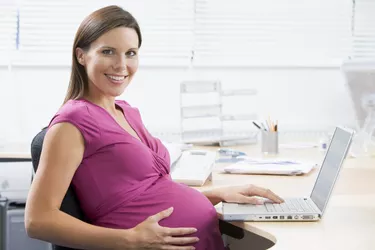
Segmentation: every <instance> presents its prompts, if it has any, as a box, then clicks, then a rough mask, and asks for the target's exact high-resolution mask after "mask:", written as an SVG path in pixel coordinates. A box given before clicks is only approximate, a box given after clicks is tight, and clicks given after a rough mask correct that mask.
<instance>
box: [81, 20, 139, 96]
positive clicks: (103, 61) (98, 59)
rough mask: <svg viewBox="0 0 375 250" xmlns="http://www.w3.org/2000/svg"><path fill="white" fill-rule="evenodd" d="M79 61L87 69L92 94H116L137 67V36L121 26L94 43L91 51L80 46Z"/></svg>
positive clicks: (123, 88) (133, 31)
mask: <svg viewBox="0 0 375 250" xmlns="http://www.w3.org/2000/svg"><path fill="white" fill-rule="evenodd" d="M76 55H77V59H78V62H79V63H80V64H81V65H83V66H84V67H85V69H86V72H87V76H88V81H89V94H90V95H92V94H94V95H95V96H98V95H99V96H106V97H117V96H119V95H121V94H122V93H123V92H124V90H125V88H126V87H127V86H128V85H129V83H130V81H131V79H132V78H133V76H134V74H135V72H136V71H137V69H138V35H137V32H136V31H135V30H134V29H131V28H126V27H118V28H115V29H112V30H110V31H108V32H107V33H104V34H103V35H102V36H100V37H99V38H98V39H97V40H95V41H94V42H93V43H91V45H90V48H89V50H87V51H83V50H82V49H81V48H77V50H76Z"/></svg>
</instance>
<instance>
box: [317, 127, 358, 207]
mask: <svg viewBox="0 0 375 250" xmlns="http://www.w3.org/2000/svg"><path fill="white" fill-rule="evenodd" d="M352 136H353V131H350V130H347V129H343V128H340V127H337V128H336V129H335V132H334V134H333V137H332V139H331V143H330V145H329V147H328V150H327V153H326V155H325V157H324V160H323V163H322V166H321V169H320V172H319V175H318V177H317V179H316V182H315V185H314V188H313V190H312V192H311V196H310V198H311V200H313V201H314V203H315V204H316V206H317V207H318V208H319V210H320V211H321V212H322V214H323V212H324V210H325V208H326V206H327V203H328V200H329V197H330V195H331V192H332V190H333V187H334V184H335V182H336V179H337V176H338V174H339V172H340V169H341V166H342V163H343V161H344V159H345V157H346V154H347V152H348V150H349V147H350V143H351V140H352Z"/></svg>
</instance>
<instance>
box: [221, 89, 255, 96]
mask: <svg viewBox="0 0 375 250" xmlns="http://www.w3.org/2000/svg"><path fill="white" fill-rule="evenodd" d="M256 94H258V91H257V90H256V89H228V90H223V91H222V92H221V95H222V96H239V95H240V96H241V95H256Z"/></svg>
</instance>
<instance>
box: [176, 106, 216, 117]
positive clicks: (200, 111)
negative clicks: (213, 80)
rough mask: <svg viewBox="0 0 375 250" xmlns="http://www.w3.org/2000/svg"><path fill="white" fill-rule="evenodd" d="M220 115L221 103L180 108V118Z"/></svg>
mask: <svg viewBox="0 0 375 250" xmlns="http://www.w3.org/2000/svg"><path fill="white" fill-rule="evenodd" d="M220 115H221V105H205V106H190V107H182V108H181V116H182V118H203V117H213V116H218V117H219V116H220Z"/></svg>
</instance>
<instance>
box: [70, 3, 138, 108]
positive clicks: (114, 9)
mask: <svg viewBox="0 0 375 250" xmlns="http://www.w3.org/2000/svg"><path fill="white" fill-rule="evenodd" d="M117 27H127V28H132V29H134V30H135V31H136V32H137V35H138V48H139V47H141V44H142V36H141V30H140V28H139V25H138V22H137V20H136V19H135V18H134V17H133V16H132V15H131V14H130V13H129V12H127V11H126V10H124V9H122V8H121V7H119V6H116V5H111V6H107V7H104V8H101V9H98V10H96V11H94V12H93V13H91V14H90V15H89V16H87V17H86V18H85V19H84V20H83V22H82V23H81V25H80V26H79V28H78V30H77V33H76V35H75V38H74V43H73V51H72V70H71V74H70V80H69V87H68V91H67V93H66V96H65V99H64V104H65V103H66V102H67V101H68V100H72V99H79V98H82V96H83V95H84V94H85V92H86V91H87V89H88V78H87V73H86V70H85V68H84V67H83V66H82V65H81V64H79V63H78V60H77V56H76V49H77V48H81V49H83V50H84V51H87V50H89V49H90V45H91V43H92V42H94V41H95V40H96V39H98V38H99V37H100V36H101V35H103V34H104V33H106V32H108V31H110V30H112V29H114V28H117Z"/></svg>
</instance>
